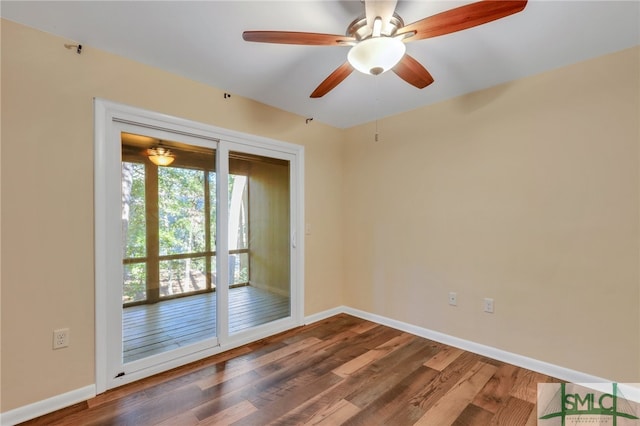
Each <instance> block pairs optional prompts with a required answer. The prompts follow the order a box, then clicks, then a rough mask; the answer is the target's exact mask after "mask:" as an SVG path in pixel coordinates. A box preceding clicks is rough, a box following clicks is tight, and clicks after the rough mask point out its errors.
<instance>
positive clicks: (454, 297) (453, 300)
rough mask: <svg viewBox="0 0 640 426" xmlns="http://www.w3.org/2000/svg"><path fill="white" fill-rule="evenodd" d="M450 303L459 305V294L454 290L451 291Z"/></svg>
mask: <svg viewBox="0 0 640 426" xmlns="http://www.w3.org/2000/svg"><path fill="white" fill-rule="evenodd" d="M449 304H450V305H451V306H458V295H457V294H456V293H455V292H453V291H452V292H450V293H449Z"/></svg>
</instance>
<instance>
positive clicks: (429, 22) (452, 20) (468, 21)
mask: <svg viewBox="0 0 640 426" xmlns="http://www.w3.org/2000/svg"><path fill="white" fill-rule="evenodd" d="M526 5H527V0H484V1H480V2H477V3H471V4H467V5H465V6H460V7H456V8H455V9H451V10H447V11H445V12H442V13H438V14H437V15H433V16H429V17H428V18H424V19H421V20H420V21H416V22H414V23H413V24H409V25H406V26H404V27H402V28H401V29H400V30H399V31H398V34H404V33H408V32H412V31H415V32H416V34H415V35H414V36H411V37H408V38H407V39H406V40H407V41H413V40H421V39H424V38H431V37H437V36H441V35H444V34H450V33H455V32H456V31H461V30H466V29H467V28H472V27H475V26H478V25H482V24H486V23H487V22H491V21H495V20H496V19H500V18H504V17H505V16H509V15H513V14H514V13H518V12H521V11H522V10H524V8H525V6H526Z"/></svg>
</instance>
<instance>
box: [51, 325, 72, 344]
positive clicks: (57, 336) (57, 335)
mask: <svg viewBox="0 0 640 426" xmlns="http://www.w3.org/2000/svg"><path fill="white" fill-rule="evenodd" d="M67 346H69V329H68V328H60V329H58V330H53V349H61V348H66V347H67Z"/></svg>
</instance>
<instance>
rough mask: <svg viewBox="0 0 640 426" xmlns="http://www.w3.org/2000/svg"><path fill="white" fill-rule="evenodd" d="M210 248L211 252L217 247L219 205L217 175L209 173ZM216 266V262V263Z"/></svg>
mask: <svg viewBox="0 0 640 426" xmlns="http://www.w3.org/2000/svg"><path fill="white" fill-rule="evenodd" d="M209 200H210V203H209V206H210V207H209V229H210V235H209V247H210V249H211V250H214V249H215V246H216V217H217V214H218V212H217V208H216V207H217V203H216V202H215V200H216V173H215V172H209ZM214 265H215V262H214Z"/></svg>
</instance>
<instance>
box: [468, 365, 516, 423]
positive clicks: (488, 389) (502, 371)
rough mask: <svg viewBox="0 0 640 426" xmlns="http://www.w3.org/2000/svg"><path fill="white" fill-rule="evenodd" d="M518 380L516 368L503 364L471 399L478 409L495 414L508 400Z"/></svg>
mask: <svg viewBox="0 0 640 426" xmlns="http://www.w3.org/2000/svg"><path fill="white" fill-rule="evenodd" d="M517 378H518V368H517V367H516V366H514V365H511V364H505V365H503V366H501V367H499V368H498V370H497V371H496V374H494V375H493V377H491V379H490V380H489V381H488V382H487V384H486V385H485V386H484V388H482V390H481V391H480V392H479V393H478V394H477V395H476V397H475V398H474V399H473V403H474V404H475V405H477V406H478V407H481V408H484V409H485V410H487V411H489V412H491V413H493V414H495V413H496V412H497V411H498V409H499V408H500V407H501V406H502V404H503V403H504V402H505V401H506V400H507V399H508V398H509V396H510V392H511V389H513V387H514V385H515V383H516V380H517Z"/></svg>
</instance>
